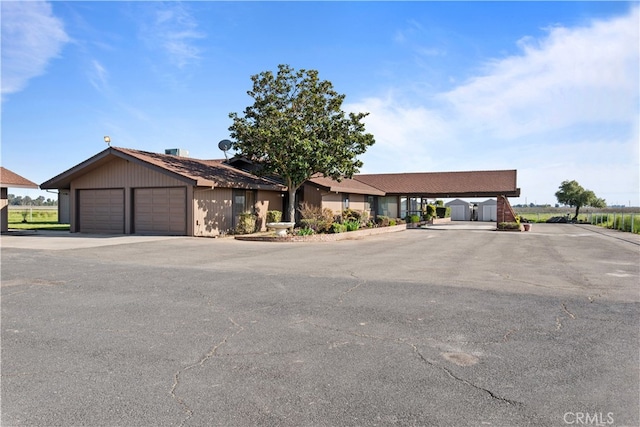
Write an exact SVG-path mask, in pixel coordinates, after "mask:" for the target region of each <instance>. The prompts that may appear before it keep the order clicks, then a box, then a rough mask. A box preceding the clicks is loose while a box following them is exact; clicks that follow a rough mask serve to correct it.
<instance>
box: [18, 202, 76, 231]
mask: <svg viewBox="0 0 640 427" xmlns="http://www.w3.org/2000/svg"><path fill="white" fill-rule="evenodd" d="M8 222H9V229H16V230H63V231H64V230H66V231H68V230H69V224H59V223H58V210H57V209H37V208H31V209H30V208H24V209H20V208H18V209H16V208H14V207H13V206H10V207H9V218H8Z"/></svg>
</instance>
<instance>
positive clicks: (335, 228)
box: [331, 222, 347, 233]
mask: <svg viewBox="0 0 640 427" xmlns="http://www.w3.org/2000/svg"><path fill="white" fill-rule="evenodd" d="M346 231H347V226H346V224H340V223H339V222H334V223H333V224H331V232H332V233H344V232H346Z"/></svg>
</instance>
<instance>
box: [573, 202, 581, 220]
mask: <svg viewBox="0 0 640 427" xmlns="http://www.w3.org/2000/svg"><path fill="white" fill-rule="evenodd" d="M578 212H580V205H576V215H575V216H574V217H573V220H574V221H576V222H577V221H578Z"/></svg>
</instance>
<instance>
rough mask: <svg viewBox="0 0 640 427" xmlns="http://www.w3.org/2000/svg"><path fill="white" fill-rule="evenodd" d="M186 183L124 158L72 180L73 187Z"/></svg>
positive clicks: (170, 185) (161, 185)
mask: <svg viewBox="0 0 640 427" xmlns="http://www.w3.org/2000/svg"><path fill="white" fill-rule="evenodd" d="M186 185H187V183H186V182H184V181H181V180H179V179H176V178H173V177H171V176H169V175H165V174H163V173H160V172H157V171H155V170H153V169H151V168H148V167H144V166H141V165H139V164H137V163H134V162H131V161H127V160H124V159H114V160H112V161H110V162H109V163H107V164H105V165H104V166H101V167H99V168H98V169H95V170H93V171H91V172H89V173H88V174H86V175H84V176H81V177H80V178H78V179H76V180H74V181H73V187H75V188H76V189H80V188H117V187H177V186H186Z"/></svg>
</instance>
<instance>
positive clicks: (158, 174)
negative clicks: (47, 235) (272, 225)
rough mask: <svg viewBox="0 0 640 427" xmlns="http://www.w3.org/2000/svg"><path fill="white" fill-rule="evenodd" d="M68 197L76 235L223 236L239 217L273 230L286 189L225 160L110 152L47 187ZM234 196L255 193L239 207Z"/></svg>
mask: <svg viewBox="0 0 640 427" xmlns="http://www.w3.org/2000/svg"><path fill="white" fill-rule="evenodd" d="M41 188H43V189H57V190H58V191H59V192H60V193H61V194H68V195H69V197H68V206H69V208H68V210H69V212H70V215H69V219H70V231H71V232H72V233H77V232H83V233H105V234H106V233H109V234H148V235H171V236H196V235H197V236H211V237H215V236H220V235H225V234H227V233H230V232H231V231H232V230H233V227H234V223H233V212H234V211H235V210H237V209H240V211H245V210H250V211H252V212H254V213H255V214H256V215H257V216H258V224H260V227H261V229H266V227H265V225H264V224H265V222H266V215H267V211H268V210H269V209H282V197H281V195H282V192H283V191H285V190H286V187H285V186H283V185H282V184H279V183H277V182H275V181H273V180H270V179H266V178H261V177H258V176H255V175H253V174H251V173H250V172H246V171H243V170H240V169H237V168H235V167H233V166H231V165H229V164H227V163H226V162H225V161H224V160H198V159H192V158H189V157H183V156H180V155H173V154H158V153H151V152H147V151H139V150H131V149H127V148H117V147H109V148H107V149H106V150H104V151H102V152H100V153H98V154H96V155H95V156H93V157H91V158H89V159H87V160H85V161H84V162H82V163H80V164H78V165H76V166H74V167H72V168H71V169H68V170H67V171H65V172H63V173H61V174H59V175H57V176H56V177H54V178H52V179H50V180H49V181H47V182H44V183H43V184H42V186H41ZM235 192H239V193H242V194H253V195H255V196H254V197H255V198H253V199H250V203H246V201H245V203H243V204H242V206H236V203H234V201H235V199H233V198H232V195H233V194H234V193H235Z"/></svg>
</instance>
